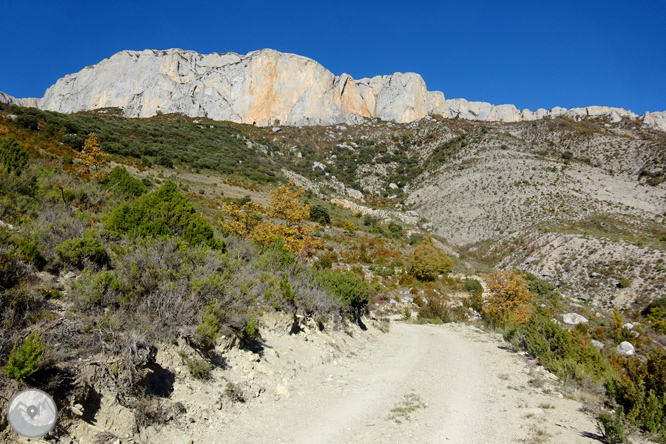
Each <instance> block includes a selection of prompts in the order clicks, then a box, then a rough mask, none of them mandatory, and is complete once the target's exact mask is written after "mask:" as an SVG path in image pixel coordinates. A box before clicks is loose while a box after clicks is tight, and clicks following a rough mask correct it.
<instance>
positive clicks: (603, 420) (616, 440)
mask: <svg viewBox="0 0 666 444" xmlns="http://www.w3.org/2000/svg"><path fill="white" fill-rule="evenodd" d="M597 428H598V429H599V432H601V434H602V435H603V437H604V440H605V441H606V443H607V444H624V443H626V442H628V441H627V437H626V436H625V434H624V424H623V423H622V417H621V415H620V414H619V413H617V412H615V413H611V412H609V411H608V410H602V411H601V413H599V415H598V416H597Z"/></svg>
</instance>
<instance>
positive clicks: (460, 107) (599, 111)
mask: <svg viewBox="0 0 666 444" xmlns="http://www.w3.org/2000/svg"><path fill="white" fill-rule="evenodd" d="M446 109H447V112H446V116H447V117H448V118H449V119H455V118H459V119H468V120H483V121H487V122H520V121H532V120H539V119H543V118H546V117H551V118H554V117H559V116H567V117H571V118H573V119H580V118H582V117H607V118H609V119H610V120H611V121H612V122H619V121H621V120H622V119H623V118H630V119H635V118H637V117H638V116H637V115H636V114H634V113H632V112H631V111H627V110H625V109H624V108H612V107H610V106H588V107H585V108H571V109H570V110H567V109H566V108H560V107H559V106H558V107H555V108H552V109H549V110H546V109H543V108H539V109H538V110H536V111H534V112H532V111H530V110H529V109H524V110H522V111H518V109H517V108H516V107H515V106H513V105H492V104H490V103H486V102H468V101H467V100H465V99H448V100H447V101H446ZM648 114H650V113H647V114H646V116H647V115H648ZM660 114H663V117H661V116H655V115H660ZM652 116H655V117H652ZM652 116H651V117H649V118H648V117H646V119H648V120H649V124H650V125H651V126H653V127H655V128H658V129H662V130H666V112H663V113H652ZM644 122H645V123H646V124H648V122H647V121H644Z"/></svg>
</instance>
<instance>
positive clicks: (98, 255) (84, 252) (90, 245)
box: [55, 237, 109, 269]
mask: <svg viewBox="0 0 666 444" xmlns="http://www.w3.org/2000/svg"><path fill="white" fill-rule="evenodd" d="M55 253H56V255H57V256H58V257H59V258H60V259H61V260H62V261H63V262H65V263H66V264H68V265H70V266H73V267H76V268H78V269H83V268H84V267H85V265H86V262H90V263H92V264H95V265H97V266H100V267H103V266H104V265H107V264H108V262H109V255H108V253H107V252H106V249H105V248H104V245H102V243H101V242H100V241H98V240H97V239H93V238H90V237H82V238H79V239H68V240H66V241H65V242H63V243H62V244H60V245H59V246H58V247H56V249H55Z"/></svg>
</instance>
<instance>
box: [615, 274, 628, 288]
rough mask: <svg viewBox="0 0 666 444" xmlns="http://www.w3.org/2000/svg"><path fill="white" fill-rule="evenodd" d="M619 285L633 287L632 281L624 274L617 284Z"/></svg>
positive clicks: (620, 286)
mask: <svg viewBox="0 0 666 444" xmlns="http://www.w3.org/2000/svg"><path fill="white" fill-rule="evenodd" d="M617 286H618V287H619V288H629V287H631V281H630V280H629V279H628V278H626V277H624V276H622V277H621V278H620V282H619V283H618V284H617Z"/></svg>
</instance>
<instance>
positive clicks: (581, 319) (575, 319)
mask: <svg viewBox="0 0 666 444" xmlns="http://www.w3.org/2000/svg"><path fill="white" fill-rule="evenodd" d="M562 322H564V323H565V324H568V325H577V324H587V323H588V322H589V321H588V319H587V318H586V317H585V316H581V315H579V314H578V313H565V314H563V315H562Z"/></svg>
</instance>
